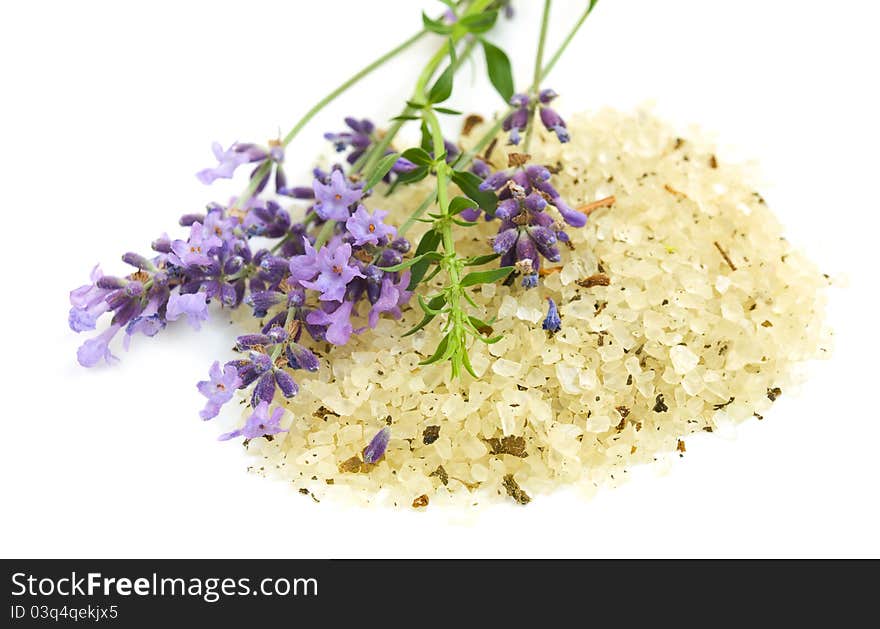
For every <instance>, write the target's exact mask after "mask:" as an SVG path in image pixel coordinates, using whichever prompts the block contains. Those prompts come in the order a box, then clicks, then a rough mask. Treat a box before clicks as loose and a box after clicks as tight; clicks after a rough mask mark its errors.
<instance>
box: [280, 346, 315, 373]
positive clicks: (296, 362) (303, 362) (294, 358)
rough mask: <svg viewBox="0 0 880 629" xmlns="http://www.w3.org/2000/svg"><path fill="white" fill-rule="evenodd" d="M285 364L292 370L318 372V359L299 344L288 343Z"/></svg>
mask: <svg viewBox="0 0 880 629" xmlns="http://www.w3.org/2000/svg"><path fill="white" fill-rule="evenodd" d="M286 353H287V363H288V364H289V365H290V367H291V368H292V369H305V370H306V371H313V372H314V371H318V367H319V366H320V365H319V362H318V358H317V357H316V356H315V355H314V354H313V353H312V352H311V351H310V350H308V349H306V348H305V347H303V346H302V345H300V344H299V343H290V344H289V345H288V346H287V352H286Z"/></svg>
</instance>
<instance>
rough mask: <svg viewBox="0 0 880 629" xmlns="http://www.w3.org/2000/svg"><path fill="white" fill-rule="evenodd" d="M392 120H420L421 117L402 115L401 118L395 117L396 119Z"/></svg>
mask: <svg viewBox="0 0 880 629" xmlns="http://www.w3.org/2000/svg"><path fill="white" fill-rule="evenodd" d="M391 120H419V117H418V116H404V115H400V116H394V118H391Z"/></svg>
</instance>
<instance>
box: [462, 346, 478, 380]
mask: <svg viewBox="0 0 880 629" xmlns="http://www.w3.org/2000/svg"><path fill="white" fill-rule="evenodd" d="M461 362H462V364H464V368H465V369H467V372H468V373H469V374H471V375H472V376H473V377H474V378H479V376H478V375H477V372H476V371H474V368H473V367H472V366H471V358H470V356H468V353H467V350H466V349H465V350H463V351H462V352H461Z"/></svg>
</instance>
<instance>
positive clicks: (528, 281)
mask: <svg viewBox="0 0 880 629" xmlns="http://www.w3.org/2000/svg"><path fill="white" fill-rule="evenodd" d="M521 284H522V287H523V288H525V289H529V288H535V287H537V286H538V274H537V273H528V274H526V275H523V278H522V282H521Z"/></svg>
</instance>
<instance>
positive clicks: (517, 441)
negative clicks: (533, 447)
mask: <svg viewBox="0 0 880 629" xmlns="http://www.w3.org/2000/svg"><path fill="white" fill-rule="evenodd" d="M484 441H485V442H486V444H487V445H488V446H489V450H490V451H491V453H492V454H509V455H511V456H518V457H520V458H521V459H523V458H525V457H527V456H529V454H528V452H526V440H525V439H524V438H523V437H519V436H516V435H508V436H507V437H502V438H501V439H498V438H496V437H492V438H491V439H484Z"/></svg>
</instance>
